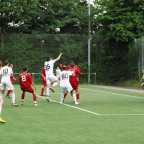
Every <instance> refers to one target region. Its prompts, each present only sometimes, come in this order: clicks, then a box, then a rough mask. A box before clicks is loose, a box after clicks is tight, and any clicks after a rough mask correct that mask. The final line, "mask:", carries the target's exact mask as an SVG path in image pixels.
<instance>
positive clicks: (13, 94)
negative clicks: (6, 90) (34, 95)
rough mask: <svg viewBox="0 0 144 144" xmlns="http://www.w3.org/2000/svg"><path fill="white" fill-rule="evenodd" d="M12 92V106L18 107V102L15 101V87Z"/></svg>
mask: <svg viewBox="0 0 144 144" xmlns="http://www.w3.org/2000/svg"><path fill="white" fill-rule="evenodd" d="M11 92H12V106H15V107H17V106H18V104H16V103H15V92H14V89H12V90H11Z"/></svg>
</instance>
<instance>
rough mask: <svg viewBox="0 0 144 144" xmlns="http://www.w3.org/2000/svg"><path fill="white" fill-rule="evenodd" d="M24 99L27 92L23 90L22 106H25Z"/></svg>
mask: <svg viewBox="0 0 144 144" xmlns="http://www.w3.org/2000/svg"><path fill="white" fill-rule="evenodd" d="M24 98H25V91H24V90H23V93H22V96H21V105H23V104H24Z"/></svg>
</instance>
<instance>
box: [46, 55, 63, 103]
mask: <svg viewBox="0 0 144 144" xmlns="http://www.w3.org/2000/svg"><path fill="white" fill-rule="evenodd" d="M61 55H62V53H61V54H60V55H59V56H58V57H57V58H56V59H54V60H53V59H52V58H50V57H47V58H46V60H47V61H46V62H45V63H44V67H45V73H46V100H47V101H49V88H50V86H51V83H52V82H55V81H56V82H58V83H59V80H58V78H57V77H56V76H55V75H54V74H53V67H54V63H55V62H56V61H58V60H59V59H60V58H61Z"/></svg>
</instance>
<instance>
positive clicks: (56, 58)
mask: <svg viewBox="0 0 144 144" xmlns="http://www.w3.org/2000/svg"><path fill="white" fill-rule="evenodd" d="M61 55H62V53H60V55H59V56H58V57H57V58H56V59H55V61H58V60H59V59H60V58H61Z"/></svg>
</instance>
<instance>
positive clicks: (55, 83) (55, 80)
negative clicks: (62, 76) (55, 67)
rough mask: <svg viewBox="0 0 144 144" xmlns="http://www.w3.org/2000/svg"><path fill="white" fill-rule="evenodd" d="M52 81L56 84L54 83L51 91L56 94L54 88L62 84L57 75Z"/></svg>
mask: <svg viewBox="0 0 144 144" xmlns="http://www.w3.org/2000/svg"><path fill="white" fill-rule="evenodd" d="M51 81H52V82H54V83H53V85H52V86H51V87H50V90H51V91H52V92H54V90H53V88H54V87H55V86H57V85H58V84H59V83H60V82H59V80H58V78H57V77H56V76H55V75H53V76H52V78H51Z"/></svg>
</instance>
